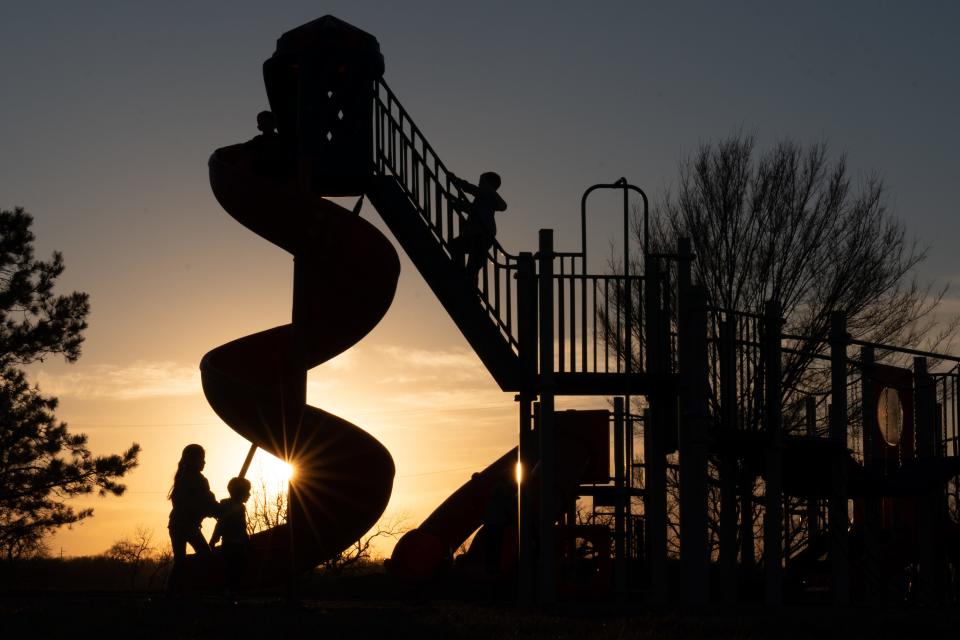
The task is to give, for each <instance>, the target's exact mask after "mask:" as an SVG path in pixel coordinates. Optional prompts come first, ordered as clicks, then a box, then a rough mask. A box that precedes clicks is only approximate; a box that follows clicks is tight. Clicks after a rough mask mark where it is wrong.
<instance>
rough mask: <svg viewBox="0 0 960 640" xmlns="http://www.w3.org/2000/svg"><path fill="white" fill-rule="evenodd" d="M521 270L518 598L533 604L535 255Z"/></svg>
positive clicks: (524, 258) (523, 257)
mask: <svg viewBox="0 0 960 640" xmlns="http://www.w3.org/2000/svg"><path fill="white" fill-rule="evenodd" d="M518 263H519V266H518V272H517V292H518V293H517V345H518V348H517V351H518V352H519V353H518V355H519V357H520V363H521V366H522V367H523V385H524V391H522V392H521V393H520V394H518V395H517V398H516V399H517V401H518V403H519V413H520V421H519V430H520V434H519V447H520V450H519V454H518V457H519V461H518V462H519V465H520V469H519V475H520V486H519V487H518V491H517V496H518V500H519V505H518V509H517V514H518V522H517V534H518V537H519V540H518V549H519V554H520V557H519V559H518V568H519V571H518V576H517V580H518V582H517V598H518V600H519V602H520V604H522V605H528V604H532V603H533V600H534V594H535V590H536V586H535V585H536V580H535V572H536V557H535V546H534V539H535V531H536V529H535V523H536V522H537V514H536V507H535V502H534V491H533V489H534V487H533V482H532V481H531V472H532V470H533V466H534V465H535V464H536V460H537V453H536V449H537V446H536V440H535V438H536V435H537V434H536V433H534V431H533V406H532V403H533V399H534V395H533V388H534V386H535V383H536V375H537V283H536V274H535V268H534V261H533V255H532V254H530V253H529V252H525V253H521V254H520V256H519V260H518Z"/></svg>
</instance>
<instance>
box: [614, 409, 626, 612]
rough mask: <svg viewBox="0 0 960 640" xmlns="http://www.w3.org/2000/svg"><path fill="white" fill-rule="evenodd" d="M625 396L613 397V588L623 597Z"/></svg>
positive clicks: (624, 564) (624, 573) (624, 580)
mask: <svg viewBox="0 0 960 640" xmlns="http://www.w3.org/2000/svg"><path fill="white" fill-rule="evenodd" d="M623 405H624V403H623V398H622V397H620V396H617V397H615V398H614V399H613V483H614V487H615V491H616V500H615V502H614V511H613V550H614V551H613V553H614V556H615V564H614V565H613V588H614V593H615V595H616V596H618V597H622V596H623V594H624V593H625V592H626V590H627V553H626V544H625V540H624V533H625V528H624V519H625V509H624V503H625V498H626V491H625V484H624V448H625V447H624V432H625V429H624V417H625V416H624V410H623Z"/></svg>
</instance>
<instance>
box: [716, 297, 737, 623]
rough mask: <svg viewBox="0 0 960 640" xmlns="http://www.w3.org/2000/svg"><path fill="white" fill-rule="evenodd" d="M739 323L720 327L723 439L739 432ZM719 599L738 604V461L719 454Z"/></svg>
mask: <svg viewBox="0 0 960 640" xmlns="http://www.w3.org/2000/svg"><path fill="white" fill-rule="evenodd" d="M735 331H736V319H735V318H731V317H729V316H728V318H727V320H725V321H723V322H721V323H720V412H721V415H720V420H721V427H720V428H721V429H722V431H723V434H724V436H727V437H729V436H732V435H733V432H734V431H735V430H736V428H737V363H736V344H735V343H734V340H735V335H736V334H735ZM720 597H721V599H722V600H723V602H724V604H733V603H735V602H736V601H737V458H736V454H735V453H733V452H731V451H729V450H724V451H722V452H721V453H720Z"/></svg>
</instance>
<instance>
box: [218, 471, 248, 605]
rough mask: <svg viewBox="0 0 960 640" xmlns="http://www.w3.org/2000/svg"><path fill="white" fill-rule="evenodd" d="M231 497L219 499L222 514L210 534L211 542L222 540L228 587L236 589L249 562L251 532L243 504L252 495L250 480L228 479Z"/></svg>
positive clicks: (228, 490)
mask: <svg viewBox="0 0 960 640" xmlns="http://www.w3.org/2000/svg"><path fill="white" fill-rule="evenodd" d="M227 493H229V494H230V497H229V498H224V499H223V500H221V501H220V516H219V517H218V518H217V526H216V527H215V528H214V530H213V536H212V537H211V538H210V544H211V546H213V545H216V544H217V542H219V541H220V540H221V539H222V540H223V547H222V548H223V562H224V566H225V568H226V577H227V589H228V591H230V590H234V589H236V588H237V586H238V585H239V583H240V580H241V578H242V577H243V572H244V569H245V568H246V564H247V547H248V545H249V543H250V536H249V534H248V533H247V508H246V507H245V506H244V504H245V503H246V502H247V500H248V499H249V498H250V481H249V480H247V479H245V478H231V479H230V482H228V483H227Z"/></svg>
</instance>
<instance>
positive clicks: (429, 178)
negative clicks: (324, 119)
mask: <svg viewBox="0 0 960 640" xmlns="http://www.w3.org/2000/svg"><path fill="white" fill-rule="evenodd" d="M374 96H375V100H374V122H373V127H374V159H375V167H376V170H377V171H378V172H379V173H380V174H383V175H386V174H388V173H389V174H392V175H393V176H394V177H395V178H397V182H398V184H399V186H400V187H401V189H402V190H403V191H404V193H405V194H406V195H407V197H408V198H409V199H410V201H411V203H412V204H413V205H414V208H415V209H416V210H417V212H418V213H419V214H420V218H421V220H422V221H423V222H425V223H426V225H427V227H428V228H429V229H430V231H431V232H432V234H433V235H434V237H435V238H436V239H437V241H438V242H439V243H440V246H441V247H442V248H443V249H444V251H446V253H447V254H448V255H450V256H451V257H452V252H451V250H450V241H451V240H452V239H453V238H454V237H456V236H455V231H459V230H460V229H461V228H462V225H463V223H464V222H465V218H464V215H463V212H462V210H461V209H460V208H457V207H456V206H455V205H457V204H459V203H462V202H466V200H465V194H464V193H463V191H462V190H461V189H460V188H459V187H458V186H457V185H456V184H455V183H453V182H452V181H451V176H452V175H453V174H452V172H451V171H450V170H449V169H447V167H446V165H445V164H444V163H443V161H442V160H440V157H439V156H438V155H437V153H436V152H435V151H434V149H433V147H432V146H431V145H430V143H429V142H428V141H427V139H426V137H425V136H424V135H423V133H422V132H421V130H420V128H419V127H417V125H416V123H414V122H413V119H412V118H411V117H410V115H409V114H408V113H407V111H406V110H405V109H404V108H403V105H401V103H400V101H399V100H398V99H397V97H396V94H395V93H394V92H393V90H392V89H390V87H389V86H388V85H387V83H386V82H385V81H384V80H383V79H382V78H381V79H379V80H378V81H377V86H376V88H375V91H374ZM405 125H406V127H405ZM397 134H399V137H397ZM398 145H399V147H400V148H399V149H398V148H397V147H398ZM421 174H422V175H421ZM431 186H432V187H433V188H432V193H431ZM444 204H446V211H444V206H443V205H444ZM444 213H446V216H445V217H444V215H443V214H444ZM517 266H518V257H517V256H515V255H512V254H510V253H508V252H507V251H506V250H504V249H503V247H502V246H501V245H500V243H499V242H497V241H496V240H494V243H493V246H492V247H491V249H490V253H489V255H488V260H487V262H486V263H485V264H484V267H483V271H482V280H481V284H480V292H481V296H480V298H481V302H482V304H483V306H484V308H485V310H486V311H487V313H488V315H489V316H490V317H491V319H492V320H493V321H494V323H495V324H496V325H497V328H498V329H499V330H500V333H501V334H502V335H503V337H504V338H505V339H506V340H507V342H508V343H509V344H510V346H511V348H513V349H514V350H515V351H516V349H517V348H518V342H517V336H516V335H515V333H516V323H515V321H514V317H513V316H514V315H515V312H516V308H517V307H516V300H515V299H514V297H515V293H514V290H515V288H516V287H515V286H514V283H513V280H514V276H515V275H516V273H515V272H516V270H517ZM491 271H492V272H493V273H492V278H491V273H490V272H491ZM501 272H504V273H503V274H501ZM501 275H503V276H505V277H503V278H501ZM501 281H503V284H501ZM504 290H505V291H504ZM503 312H505V313H506V316H505V317H503Z"/></svg>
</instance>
